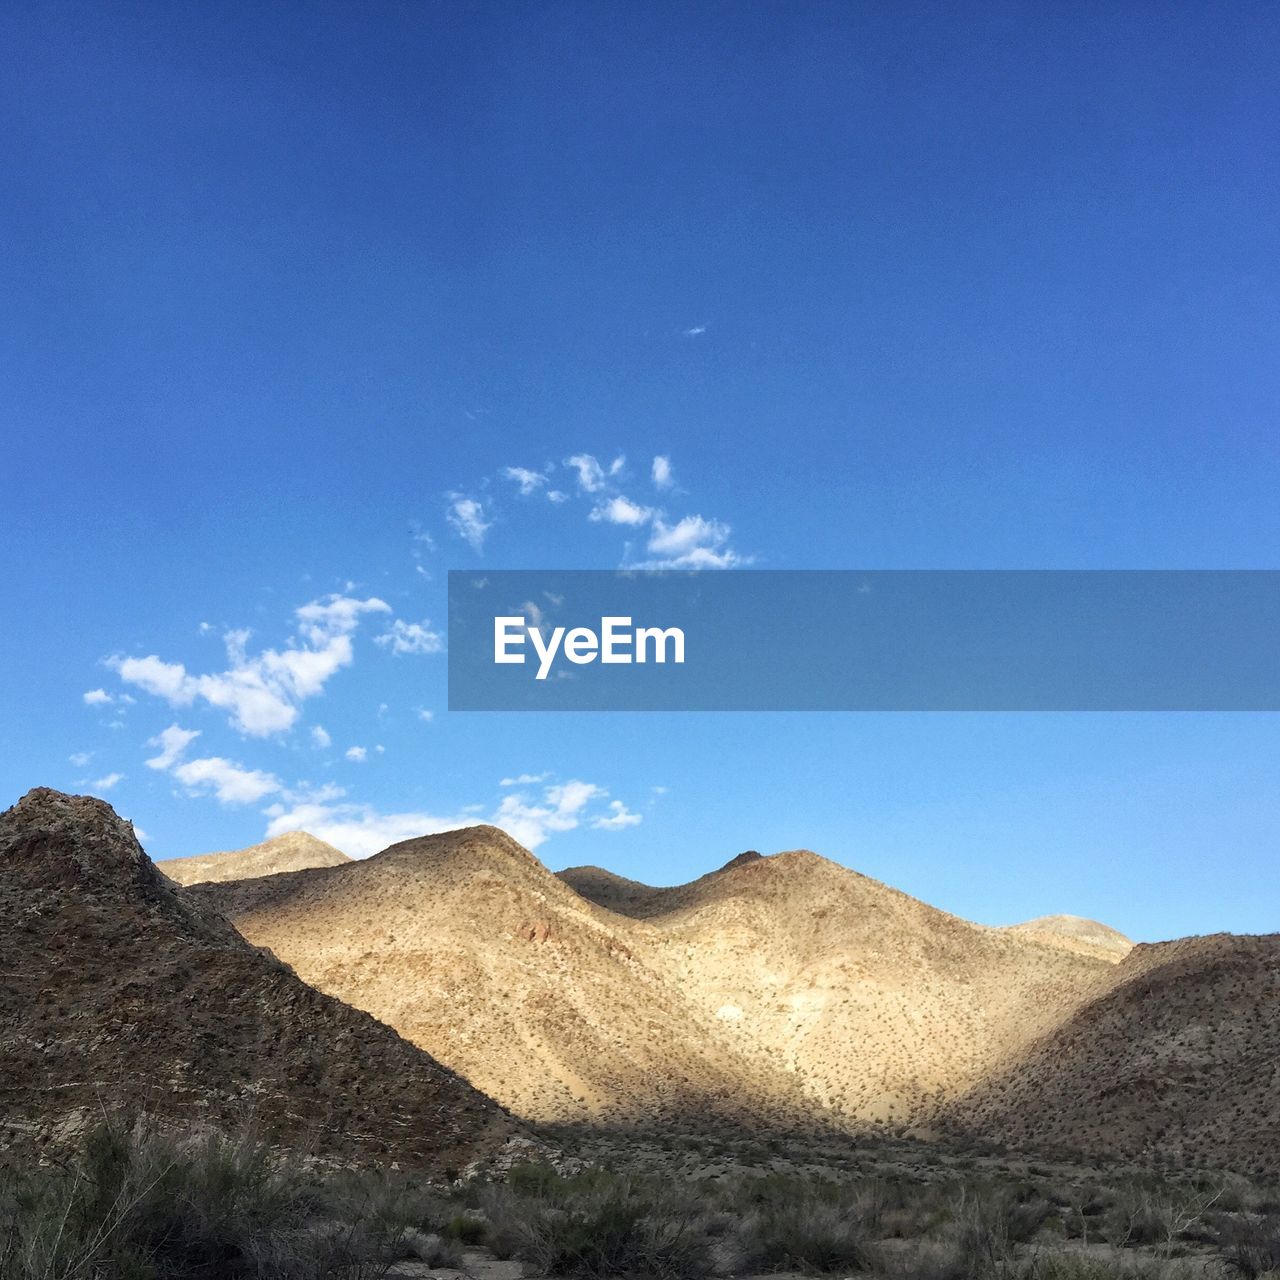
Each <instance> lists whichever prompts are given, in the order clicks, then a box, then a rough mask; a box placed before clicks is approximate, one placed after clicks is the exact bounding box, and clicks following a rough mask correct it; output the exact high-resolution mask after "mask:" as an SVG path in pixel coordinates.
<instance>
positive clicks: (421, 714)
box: [418, 707, 436, 724]
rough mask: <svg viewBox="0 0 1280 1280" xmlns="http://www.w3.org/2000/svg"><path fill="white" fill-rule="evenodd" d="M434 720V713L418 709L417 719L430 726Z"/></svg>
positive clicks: (422, 708) (421, 708) (425, 709)
mask: <svg viewBox="0 0 1280 1280" xmlns="http://www.w3.org/2000/svg"><path fill="white" fill-rule="evenodd" d="M435 718H436V713H435V712H434V711H431V710H430V709H428V708H427V707H419V708H418V719H419V720H422V721H424V722H425V723H427V724H430V723H431V722H432V721H433V720H434V719H435Z"/></svg>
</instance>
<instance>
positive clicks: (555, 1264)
mask: <svg viewBox="0 0 1280 1280" xmlns="http://www.w3.org/2000/svg"><path fill="white" fill-rule="evenodd" d="M732 1150H733V1154H732V1156H731V1158H725V1157H726V1156H727V1155H728V1148H727V1147H725V1146H723V1145H717V1143H716V1142H714V1141H712V1140H709V1139H708V1140H698V1139H693V1138H690V1139H689V1140H688V1141H675V1140H673V1139H671V1138H669V1139H668V1141H667V1142H666V1143H665V1144H662V1145H661V1146H659V1145H648V1144H645V1143H642V1142H639V1141H635V1140H633V1143H632V1146H631V1148H630V1149H629V1155H627V1156H622V1155H618V1156H617V1157H616V1158H614V1159H613V1160H611V1164H612V1165H613V1166H614V1167H613V1168H606V1167H602V1166H601V1165H600V1164H596V1163H590V1162H588V1161H587V1160H586V1159H584V1158H583V1157H584V1155H585V1154H586V1153H585V1151H584V1152H580V1153H579V1154H578V1155H575V1156H569V1155H567V1154H564V1153H562V1154H560V1155H558V1156H557V1157H556V1159H555V1162H554V1163H553V1162H551V1161H548V1160H540V1161H532V1162H525V1163H521V1164H517V1165H515V1166H514V1167H513V1168H511V1169H510V1170H508V1171H507V1172H506V1173H505V1174H498V1173H493V1174H490V1175H487V1176H476V1177H473V1178H471V1179H469V1180H466V1181H461V1182H457V1183H454V1184H449V1185H444V1184H439V1183H428V1182H425V1181H423V1180H422V1179H421V1178H418V1177H415V1176H411V1175H409V1174H404V1173H400V1172H396V1171H390V1170H369V1171H361V1172H355V1171H344V1172H327V1173H322V1172H318V1171H316V1170H313V1169H308V1168H306V1167H304V1166H303V1165H301V1164H299V1163H297V1162H282V1161H281V1160H279V1159H277V1158H274V1157H273V1156H272V1155H271V1154H270V1152H269V1151H268V1150H267V1149H266V1148H265V1147H263V1146H262V1145H260V1144H258V1143H255V1142H254V1141H253V1140H252V1139H251V1138H248V1137H246V1138H244V1139H241V1140H239V1141H229V1140H226V1139H219V1138H213V1137H207V1136H205V1137H183V1138H179V1137H175V1136H173V1135H172V1134H164V1133H161V1132H158V1131H156V1130H154V1129H152V1128H149V1127H148V1126H146V1125H125V1124H123V1123H116V1124H106V1125H104V1126H103V1127H102V1128H101V1129H99V1130H97V1131H96V1132H94V1133H93V1134H91V1135H90V1136H89V1137H88V1138H87V1139H86V1141H85V1143H84V1144H83V1147H82V1149H81V1150H80V1151H79V1152H78V1153H77V1154H76V1155H75V1156H74V1158H70V1159H68V1161H67V1163H66V1164H65V1165H60V1166H57V1167H52V1168H40V1169H27V1170H25V1171H18V1170H9V1171H8V1172H7V1173H5V1174H0V1280H37V1277H38V1278H39V1280H326V1278H332V1280H339V1278H342V1280H375V1278H378V1277H387V1278H388V1280H394V1277H396V1276H397V1275H409V1274H420V1271H419V1272H413V1271H412V1266H413V1265H417V1266H419V1267H421V1266H422V1264H426V1266H428V1267H432V1268H437V1267H454V1268H461V1269H466V1267H467V1266H468V1265H469V1259H474V1258H475V1257H477V1256H486V1255H487V1256H491V1257H498V1258H509V1259H516V1260H518V1261H519V1262H520V1263H522V1264H523V1267H524V1272H525V1274H526V1275H528V1276H539V1275H548V1276H556V1277H562V1278H563V1280H624V1278H630V1280H708V1278H709V1277H712V1276H745V1275H759V1274H767V1273H769V1272H780V1271H799V1272H804V1273H807V1274H811V1275H840V1276H855V1275H867V1276H869V1277H870V1276H874V1277H881V1278H884V1280H894V1278H901V1280H1180V1278H1181V1277H1186V1278H1187V1280H1191V1278H1192V1277H1201V1276H1228V1275H1236V1276H1238V1277H1241V1278H1242V1280H1262V1278H1263V1277H1266V1276H1271V1275H1275V1274H1277V1272H1280V1215H1278V1214H1277V1213H1275V1212H1274V1210H1275V1208H1276V1201H1277V1197H1276V1193H1275V1191H1274V1190H1273V1189H1272V1188H1269V1187H1257V1186H1254V1185H1252V1184H1250V1183H1248V1182H1246V1181H1245V1180H1243V1179H1239V1178H1233V1179H1228V1178H1214V1177H1209V1176H1205V1175H1200V1176H1193V1175H1180V1176H1179V1175H1169V1176H1167V1177H1162V1176H1160V1175H1156V1174H1152V1173H1141V1174H1138V1173H1133V1172H1131V1171H1124V1170H1117V1171H1114V1172H1111V1171H1107V1170H1092V1171H1091V1170H1082V1169H1081V1168H1080V1167H1079V1166H1071V1167H1056V1166H1054V1165H1052V1164H1037V1165H1035V1166H1034V1168H1033V1169H1028V1168H1027V1167H1026V1166H1025V1165H1018V1164H1017V1163H1016V1162H1013V1163H1012V1164H1005V1165H1002V1164H1001V1163H1000V1162H999V1161H998V1160H996V1159H995V1158H993V1157H981V1158H980V1157H972V1156H971V1157H968V1158H967V1159H964V1160H961V1159H957V1158H956V1157H955V1156H954V1155H953V1154H949V1153H946V1152H944V1151H941V1150H930V1149H926V1148H921V1147H919V1146H915V1147H912V1146H910V1145H909V1144H897V1145H894V1144H885V1145H884V1146H883V1147H881V1148H863V1149H861V1150H859V1151H854V1152H848V1153H846V1156H847V1158H846V1159H845V1161H844V1162H843V1163H841V1161H840V1160H839V1159H836V1158H831V1163H830V1165H828V1166H826V1167H824V1168H819V1167H818V1166H817V1165H816V1164H815V1165H813V1166H812V1167H810V1168H808V1169H807V1170H805V1171H804V1172H781V1171H779V1167H780V1166H781V1165H783V1164H784V1163H786V1162H788V1161H792V1162H798V1161H799V1160H800V1158H801V1157H802V1156H803V1155H805V1154H807V1156H808V1157H809V1158H810V1159H811V1160H813V1161H815V1162H816V1161H819V1160H821V1159H823V1158H827V1157H824V1154H823V1152H822V1150H820V1149H818V1148H814V1147H812V1146H810V1147H808V1148H804V1147H803V1145H802V1144H799V1143H798V1140H797V1141H796V1142H790V1143H789V1142H785V1141H782V1140H780V1139H771V1140H770V1141H768V1142H762V1141H754V1142H753V1141H750V1140H745V1139H744V1140H741V1141H739V1142H737V1143H736V1144H734V1145H733V1148H732ZM690 1157H698V1158H700V1159H701V1160H702V1161H703V1165H704V1168H703V1170H702V1172H701V1173H698V1172H690V1171H684V1172H680V1173H675V1172H673V1171H672V1168H671V1163H672V1162H683V1161H686V1160H688V1159H689V1158H690ZM828 1157H829V1153H828ZM912 1159H914V1164H912V1163H911V1161H912ZM477 1249H478V1250H482V1251H483V1253H482V1254H480V1255H476V1254H475V1253H474V1252H472V1251H474V1250H477ZM406 1268H408V1269H406Z"/></svg>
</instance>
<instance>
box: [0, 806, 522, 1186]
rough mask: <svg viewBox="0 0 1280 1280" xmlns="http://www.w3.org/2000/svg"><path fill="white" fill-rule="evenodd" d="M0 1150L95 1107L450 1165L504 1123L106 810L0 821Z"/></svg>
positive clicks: (49, 812) (78, 809) (320, 1150)
mask: <svg viewBox="0 0 1280 1280" xmlns="http://www.w3.org/2000/svg"><path fill="white" fill-rule="evenodd" d="M0 974H2V975H3V980H2V981H0V1144H5V1143H14V1144H18V1145H21V1146H32V1145H36V1146H40V1145H45V1144H48V1143H50V1142H54V1141H56V1140H57V1138H58V1137H59V1136H60V1135H65V1134H69V1133H72V1132H74V1131H75V1130H76V1128H78V1127H79V1126H80V1125H81V1124H82V1123H84V1122H85V1121H86V1119H91V1118H92V1116H93V1115H95V1114H97V1113H98V1112H99V1111H100V1109H101V1108H103V1107H117V1106H125V1107H131V1108H142V1109H145V1110H146V1111H148V1112H149V1113H151V1114H152V1115H153V1116H154V1117H156V1118H157V1119H159V1120H161V1121H172V1122H175V1123H182V1124H199V1125H208V1126H212V1127H215V1128H225V1129H236V1128H238V1127H241V1126H243V1125H246V1124H251V1125H252V1126H253V1127H254V1128H255V1129H256V1130H257V1131H258V1133H259V1134H260V1135H261V1136H263V1137H264V1138H266V1139H268V1140H270V1141H272V1142H275V1143H276V1144H278V1145H280V1146H282V1147H293V1148H298V1149H305V1150H306V1151H308V1152H309V1153H311V1154H313V1155H315V1156H317V1157H319V1158H322V1159H328V1160H344V1161H345V1160H356V1161H358V1160H361V1159H378V1160H385V1161H392V1160H394V1161H398V1162H401V1163H403V1164H405V1165H413V1166H416V1167H420V1168H424V1169H447V1168H456V1167H460V1166H461V1165H463V1164H465V1163H466V1162H467V1161H469V1160H470V1159H472V1158H473V1157H475V1156H476V1155H483V1154H485V1153H486V1152H487V1151H488V1150H490V1149H492V1148H494V1147H496V1146H497V1145H500V1144H501V1142H503V1141H504V1140H505V1139H506V1137H507V1136H508V1135H509V1134H510V1133H511V1132H512V1131H513V1129H514V1126H513V1123H512V1121H511V1120H510V1118H509V1117H508V1116H507V1114H506V1113H505V1112H504V1111H503V1110H502V1109H501V1108H500V1107H499V1106H498V1105H497V1104H496V1103H494V1102H493V1101H492V1100H491V1099H489V1098H487V1097H485V1096H484V1095H483V1094H481V1093H479V1092H478V1091H476V1090H475V1089H473V1088H472V1087H471V1086H470V1085H468V1084H467V1083H466V1082H465V1081H464V1080H462V1079H461V1078H460V1077H458V1076H456V1075H455V1074H454V1073H453V1072H451V1071H449V1070H447V1069H446V1068H445V1067H443V1066H441V1065H440V1064H439V1063H438V1062H436V1061H435V1059H433V1058H431V1057H430V1056H429V1055H428V1054H426V1053H424V1052H422V1051H421V1050H419V1049H417V1048H415V1047H414V1046H412V1045H410V1044H409V1043H408V1042H407V1041H405V1040H402V1039H401V1038H400V1037H399V1036H398V1035H397V1034H396V1033H395V1032H394V1031H392V1030H391V1029H390V1028H389V1027H386V1026H384V1025H383V1024H382V1023H380V1022H377V1021H376V1020H375V1019H373V1018H371V1017H370V1016H369V1015H368V1014H365V1013H361V1012H359V1011H357V1010H355V1009H351V1008H349V1007H348V1006H346V1005H344V1004H342V1003H341V1002H340V1001H338V1000H334V999H332V998H331V997H328V996H324V995H321V994H320V993H319V992H318V991H315V990H314V989H313V988H311V987H309V986H307V985H306V984H305V983H303V982H302V981H301V980H299V979H298V978H297V977H296V976H295V975H294V973H293V972H292V970H290V969H289V968H287V967H286V966H285V965H283V964H281V963H280V962H279V961H278V960H277V959H276V958H275V957H274V956H273V955H272V954H271V953H270V952H269V951H266V950H264V949H260V948H257V947H253V946H251V945H250V944H249V943H247V942H246V941H245V940H244V939H243V938H242V937H241V936H240V934H239V933H237V932H236V931H235V929H234V928H232V926H231V925H230V924H229V923H228V922H227V921H226V920H225V919H224V918H223V917H222V916H220V915H218V914H217V913H215V912H212V911H210V910H208V909H207V908H204V907H202V906H200V905H199V904H198V903H196V902H193V901H190V900H187V899H184V898H183V897H182V896H180V894H179V893H178V892H177V891H176V890H175V889H174V888H173V887H172V886H171V885H170V884H169V882H168V881H167V880H165V878H164V877H163V876H161V875H160V874H159V873H158V872H157V871H156V869H155V866H154V865H153V864H152V862H151V860H150V859H149V858H148V857H147V855H146V854H145V853H144V852H143V850H142V847H141V846H140V845H139V844H138V841H137V838H136V837H135V835H134V833H133V828H132V827H131V826H130V825H129V824H128V823H126V822H123V821H122V820H121V819H120V818H119V817H117V816H116V814H115V812H114V811H113V810H112V808H111V807H110V805H108V804H106V803H105V802H104V801H102V800H96V799H93V798H91V797H85V796H68V795H63V794H62V793H60V792H57V791H51V790H48V789H46V788H40V789H37V790H35V791H31V792H29V793H28V794H27V795H26V796H24V797H23V798H22V800H21V801H20V802H19V803H18V804H17V805H15V806H14V807H13V808H12V809H9V810H8V811H6V812H5V813H4V814H0Z"/></svg>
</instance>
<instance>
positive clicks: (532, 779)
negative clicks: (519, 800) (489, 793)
mask: <svg viewBox="0 0 1280 1280" xmlns="http://www.w3.org/2000/svg"><path fill="white" fill-rule="evenodd" d="M549 777H551V775H550V774H549V773H522V774H520V775H519V776H518V777H515V778H503V779H502V781H501V782H499V783H498V786H500V787H528V786H532V785H533V784H534V783H538V782H546V780H547V779H548V778H549Z"/></svg>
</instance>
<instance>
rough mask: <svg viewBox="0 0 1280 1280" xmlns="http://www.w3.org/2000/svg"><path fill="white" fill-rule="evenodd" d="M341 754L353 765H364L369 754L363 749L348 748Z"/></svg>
mask: <svg viewBox="0 0 1280 1280" xmlns="http://www.w3.org/2000/svg"><path fill="white" fill-rule="evenodd" d="M343 754H344V755H345V756H346V757H347V759H348V760H351V761H353V762H354V763H355V764H364V762H365V761H366V760H367V759H368V758H369V752H368V750H367V749H366V748H365V747H348V748H347V749H346V751H345V752H344V753H343Z"/></svg>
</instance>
